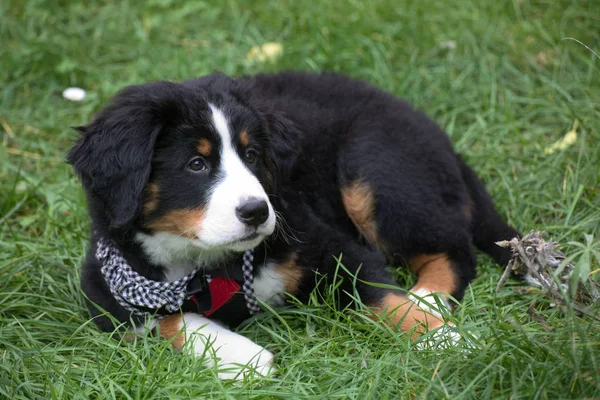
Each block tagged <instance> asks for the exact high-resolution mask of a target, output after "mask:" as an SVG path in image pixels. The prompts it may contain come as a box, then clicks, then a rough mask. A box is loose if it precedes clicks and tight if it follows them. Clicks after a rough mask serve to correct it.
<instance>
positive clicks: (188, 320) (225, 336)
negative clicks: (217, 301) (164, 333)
mask: <svg viewBox="0 0 600 400" xmlns="http://www.w3.org/2000/svg"><path fill="white" fill-rule="evenodd" d="M185 325H186V328H185V338H186V343H188V342H189V344H190V345H191V348H192V349H193V352H194V354H195V355H196V356H197V357H204V359H205V361H204V363H205V365H206V366H207V367H209V368H216V370H217V376H218V377H219V378H220V379H236V380H242V379H244V378H245V377H249V376H269V375H271V374H273V373H274V372H275V368H274V366H273V354H271V352H269V351H268V350H266V349H264V348H263V347H261V346H259V345H257V344H256V343H254V342H253V341H251V340H250V339H248V338H246V337H244V336H242V335H239V334H237V333H235V332H232V331H230V330H229V329H226V328H224V327H222V326H221V325H219V324H217V323H216V322H214V321H211V320H209V319H208V318H206V317H203V316H200V315H197V314H186V316H185Z"/></svg>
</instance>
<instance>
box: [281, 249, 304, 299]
mask: <svg viewBox="0 0 600 400" xmlns="http://www.w3.org/2000/svg"><path fill="white" fill-rule="evenodd" d="M297 259H298V254H297V253H295V252H294V253H292V254H291V255H290V258H289V259H288V260H287V261H285V262H282V263H280V264H277V266H276V267H275V272H276V273H277V275H279V276H280V277H281V279H282V280H283V287H284V289H285V291H286V292H287V293H291V294H297V293H298V291H299V287H300V282H301V280H302V276H303V275H304V272H303V271H302V268H300V267H299V266H298V265H297V264H296V260H297Z"/></svg>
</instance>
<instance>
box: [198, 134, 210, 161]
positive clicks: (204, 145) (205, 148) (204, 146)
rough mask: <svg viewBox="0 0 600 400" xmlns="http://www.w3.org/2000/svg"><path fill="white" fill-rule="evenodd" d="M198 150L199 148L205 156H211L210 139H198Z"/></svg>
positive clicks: (199, 151)
mask: <svg viewBox="0 0 600 400" xmlns="http://www.w3.org/2000/svg"><path fill="white" fill-rule="evenodd" d="M196 150H198V153H200V154H201V155H203V156H204V157H208V156H210V152H211V151H212V144H211V143H210V142H209V140H208V139H205V138H202V139H200V140H198V144H197V145H196Z"/></svg>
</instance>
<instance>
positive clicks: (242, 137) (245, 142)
mask: <svg viewBox="0 0 600 400" xmlns="http://www.w3.org/2000/svg"><path fill="white" fill-rule="evenodd" d="M240 143H242V146H244V147H248V144H249V143H250V137H249V136H248V131H247V130H246V129H244V130H243V131H241V132H240Z"/></svg>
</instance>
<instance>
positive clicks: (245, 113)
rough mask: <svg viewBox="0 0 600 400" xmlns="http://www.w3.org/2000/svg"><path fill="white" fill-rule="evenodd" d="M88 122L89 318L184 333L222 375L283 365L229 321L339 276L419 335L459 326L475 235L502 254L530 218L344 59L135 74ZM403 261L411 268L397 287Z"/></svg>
mask: <svg viewBox="0 0 600 400" xmlns="http://www.w3.org/2000/svg"><path fill="white" fill-rule="evenodd" d="M77 129H78V130H79V131H80V132H81V137H80V139H79V140H78V142H77V143H76V144H75V146H74V147H73V148H72V149H71V150H70V152H69V154H68V161H69V162H70V163H71V164H72V165H73V167H74V169H75V171H76V172H77V174H78V175H79V176H80V177H81V180H82V183H83V186H84V188H85V190H86V192H87V197H88V202H89V212H90V215H91V219H92V228H93V233H92V237H91V246H90V250H89V253H88V256H87V258H86V260H85V262H84V264H83V271H82V276H81V281H82V288H83V291H84V292H85V294H86V296H87V302H88V305H89V308H90V311H91V314H92V316H93V317H94V320H95V321H96V323H97V324H98V325H99V327H100V328H101V329H102V330H104V331H107V332H112V331H113V330H114V329H115V328H114V327H115V325H114V320H116V321H118V322H121V323H123V325H124V326H128V327H129V328H130V329H131V330H133V331H137V332H141V331H143V330H144V329H145V330H151V331H152V332H155V333H156V334H159V335H160V336H162V337H165V338H169V339H172V343H173V345H174V347H176V348H178V349H180V348H183V347H184V345H185V344H186V342H188V344H187V345H186V346H185V348H186V349H190V350H191V351H193V352H194V354H196V355H198V356H204V357H205V359H206V364H207V365H209V366H215V367H216V368H219V369H220V372H219V376H220V377H222V378H233V377H236V376H243V373H244V372H243V371H242V369H243V366H244V365H250V366H253V367H254V371H257V372H258V373H260V374H268V373H269V372H270V371H271V370H272V368H273V367H272V364H273V356H272V354H271V353H270V352H269V351H267V350H266V349H263V348H262V347H260V346H258V345H256V344H255V343H253V342H251V341H250V340H249V339H247V338H245V337H243V336H241V335H239V334H237V333H234V332H232V331H231V330H230V328H232V327H235V326H236V325H238V324H239V323H240V322H241V321H243V320H244V319H247V318H248V317H249V316H250V315H252V314H254V313H256V312H257V311H259V309H260V303H261V302H266V303H268V304H274V305H277V304H282V303H283V301H284V300H285V296H286V295H293V296H295V297H296V298H298V299H300V300H306V299H307V298H308V296H309V295H310V293H311V292H312V291H313V290H314V289H315V287H316V286H317V285H319V284H321V285H329V284H332V283H333V280H334V279H337V280H339V282H336V285H339V287H338V290H339V304H338V306H340V307H343V306H346V305H347V304H348V303H349V302H350V301H351V300H352V296H353V294H354V293H357V294H358V295H359V296H360V298H361V301H362V302H363V303H364V304H365V305H366V306H367V307H369V308H370V310H372V312H371V315H373V316H374V317H377V318H380V319H381V320H382V321H387V323H390V324H392V325H394V326H397V327H398V328H400V329H401V330H403V331H405V332H407V333H408V334H410V335H412V336H413V337H418V336H419V335H421V334H422V333H424V332H426V331H427V330H432V329H437V328H440V329H446V328H448V325H447V324H446V323H445V321H444V319H443V317H442V310H440V307H443V306H447V307H451V306H452V304H453V303H452V302H453V301H455V300H460V299H461V297H462V295H463V292H464V291H465V288H466V286H467V285H468V284H469V282H471V281H472V280H473V278H474V277H475V264H476V260H475V252H474V246H476V247H478V248H479V249H481V250H483V251H484V252H486V253H487V254H489V255H490V256H491V257H492V258H493V259H494V260H495V261H496V262H497V263H498V264H501V265H505V264H506V263H507V262H508V261H509V259H510V257H511V253H510V251H509V250H507V249H503V248H501V247H498V246H496V245H495V242H496V241H499V240H504V239H511V238H513V237H515V236H517V235H518V233H517V232H516V231H515V230H514V229H513V228H511V227H510V226H508V225H507V224H506V223H505V222H504V221H503V219H502V218H501V217H500V216H499V215H498V213H497V212H496V211H495V209H494V206H493V203H492V200H491V199H490V197H489V195H488V194H487V192H486V190H485V188H484V186H483V185H482V183H481V182H480V180H479V179H478V177H477V176H476V174H475V173H474V172H473V171H472V170H471V169H470V168H469V167H468V166H467V165H466V164H465V163H464V162H463V160H462V159H461V158H460V157H459V156H458V155H457V154H456V153H455V152H454V151H453V149H452V146H451V143H450V141H449V139H448V138H447V136H446V135H445V133H444V132H443V131H442V130H441V129H440V128H439V127H438V126H437V125H436V124H435V123H433V122H432V121H431V120H429V119H428V118H427V117H426V116H425V115H424V114H423V113H421V112H419V111H416V110H415V109H413V108H412V107H411V106H410V105H409V104H407V103H406V102H404V101H402V100H400V99H398V98H396V97H395V96H393V95H391V94H389V93H386V92H384V91H381V90H379V89H377V88H375V87H373V86H371V85H369V84H367V83H363V82H361V81H357V80H353V79H349V78H346V77H343V76H339V75H336V74H331V73H322V74H312V73H300V72H286V73H277V74H262V75H257V76H252V77H240V78H231V77H228V76H225V75H222V74H219V73H214V74H211V75H209V76H205V77H202V78H199V79H193V80H189V81H185V82H183V83H172V82H154V83H148V84H143V85H137V86H130V87H127V88H125V89H124V90H123V91H121V92H120V93H118V94H117V95H116V96H115V97H114V98H113V100H112V101H111V103H110V104H109V105H108V106H107V107H106V108H105V109H103V110H102V111H100V112H99V113H98V115H97V116H96V117H95V119H94V120H93V121H92V122H91V123H90V124H89V125H86V126H82V127H79V128H77ZM342 266H343V267H342ZM390 266H407V267H408V268H410V270H411V271H412V272H414V273H415V274H416V276H417V283H416V285H415V286H414V287H413V288H411V289H410V291H408V292H407V291H403V290H402V289H401V288H399V287H397V286H398V285H397V283H396V282H395V281H394V279H393V278H392V274H391V272H390V270H389V268H390ZM434 293H439V296H438V297H437V298H436V299H433V298H432V296H433V294H434ZM440 299H441V300H440ZM109 314H110V316H112V318H111V317H109Z"/></svg>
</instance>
